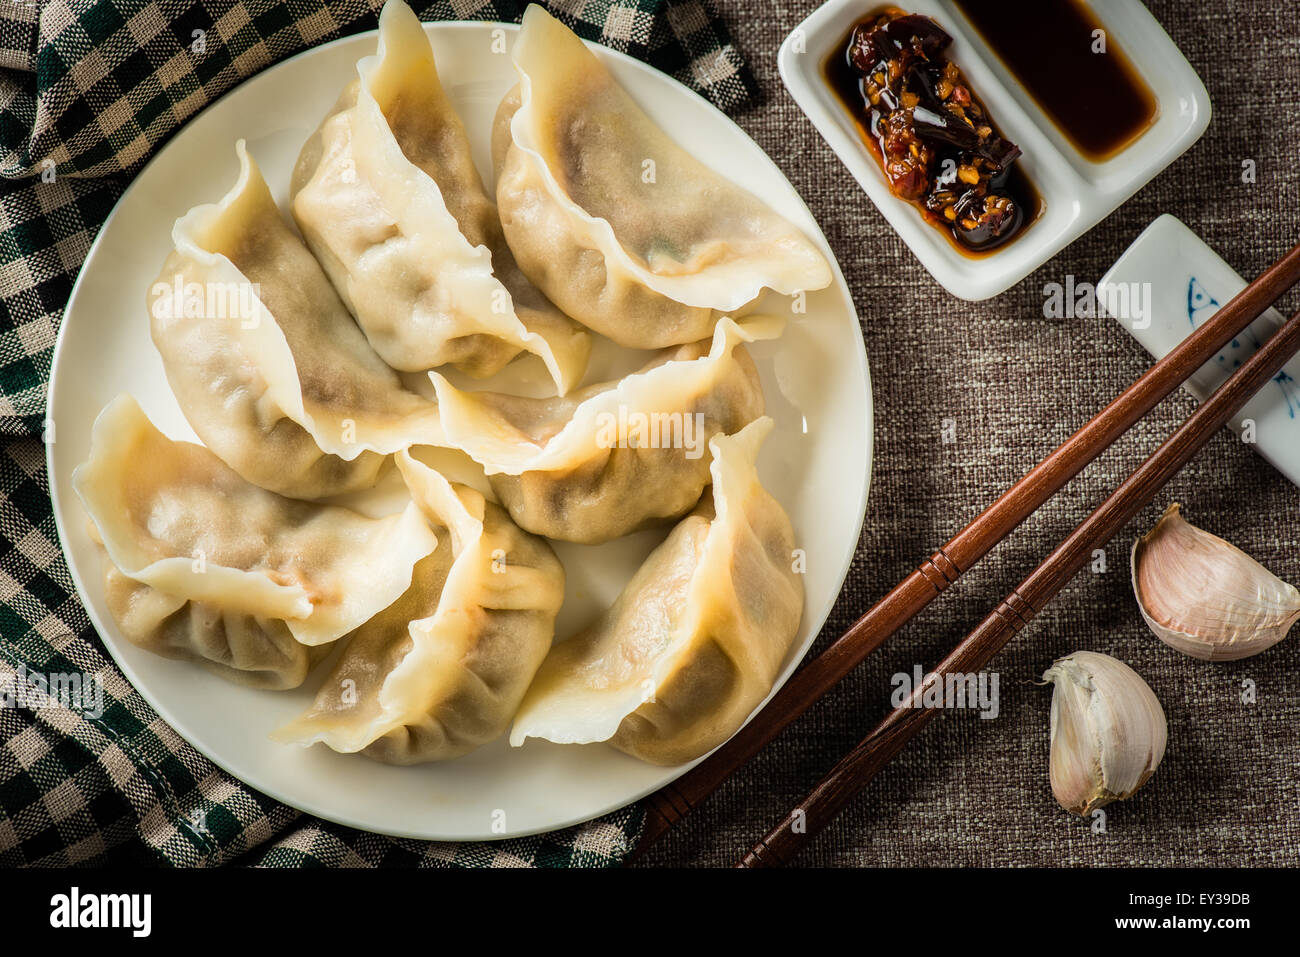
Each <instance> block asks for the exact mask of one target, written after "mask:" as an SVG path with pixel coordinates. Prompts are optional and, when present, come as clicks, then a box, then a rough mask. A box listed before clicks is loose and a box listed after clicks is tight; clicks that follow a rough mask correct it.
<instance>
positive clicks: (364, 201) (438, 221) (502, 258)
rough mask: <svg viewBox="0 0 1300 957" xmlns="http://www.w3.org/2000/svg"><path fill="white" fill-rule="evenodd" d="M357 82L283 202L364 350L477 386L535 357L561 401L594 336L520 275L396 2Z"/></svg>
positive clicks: (420, 33) (411, 24)
mask: <svg viewBox="0 0 1300 957" xmlns="http://www.w3.org/2000/svg"><path fill="white" fill-rule="evenodd" d="M357 75H358V79H356V80H354V81H353V82H352V83H351V84H349V85H348V87H347V88H346V89H345V90H344V91H343V95H342V96H341V97H340V99H339V101H338V103H337V104H336V105H335V107H334V109H333V111H332V112H331V113H330V115H329V116H327V117H326V118H325V120H324V121H323V122H322V124H321V126H320V128H319V129H318V130H317V131H316V133H315V134H314V135H313V136H312V138H311V139H310V140H308V141H307V144H306V146H304V147H303V151H302V154H301V155H300V156H299V158H298V163H297V166H296V168H295V170H294V175H293V185H292V189H291V194H292V197H293V200H292V209H293V215H294V218H295V219H296V220H297V222H298V226H299V228H300V229H301V230H302V233H303V236H304V237H306V239H307V243H308V245H310V246H311V248H312V250H313V252H315V253H316V256H317V258H319V259H320V261H321V264H322V265H323V266H324V267H325V271H326V273H327V274H328V275H329V276H330V278H331V279H332V280H333V282H334V285H335V286H336V287H337V289H338V291H339V294H340V295H341V296H342V297H343V299H344V301H345V302H346V303H347V304H348V306H349V307H350V308H351V310H352V312H353V314H354V315H356V317H357V321H358V322H359V323H360V324H361V328H362V329H364V330H365V333H366V336H367V337H368V338H369V340H370V343H371V344H372V345H373V346H374V348H375V350H376V351H377V352H378V353H379V354H380V355H381V356H382V357H383V358H384V360H385V361H386V362H387V363H388V364H389V365H391V366H392V367H393V368H395V369H401V370H404V371H424V370H426V369H431V368H433V367H435V366H439V365H443V364H444V363H452V364H454V365H456V366H457V367H459V368H461V369H462V370H463V371H465V372H467V373H469V374H471V375H476V376H485V375H491V374H493V373H495V372H497V371H498V370H499V369H501V368H502V367H503V366H504V365H505V364H506V363H507V362H509V361H510V360H511V359H513V358H514V357H515V356H516V355H518V354H519V353H520V352H530V353H534V354H536V355H537V356H539V357H541V359H542V360H543V361H544V362H545V363H546V366H547V368H548V370H549V371H550V374H551V377H552V379H553V380H554V382H555V385H556V387H557V388H558V389H559V391H560V392H561V393H563V392H566V391H568V389H569V388H571V387H572V386H573V385H575V384H576V383H577V382H578V380H579V379H580V378H581V377H582V374H583V371H584V369H585V368H586V363H587V355H588V353H589V351H590V349H591V341H590V336H589V335H588V334H587V333H586V332H585V331H584V330H583V329H582V327H581V326H579V325H578V324H577V323H575V322H573V321H572V320H571V319H569V318H567V317H566V316H564V315H562V314H561V313H560V311H559V310H557V309H556V308H555V307H554V306H552V305H551V304H550V303H549V302H547V301H546V298H545V297H544V296H543V295H542V294H541V293H539V292H538V291H537V289H536V288H534V287H533V286H532V285H531V284H530V283H529V282H528V280H527V279H525V278H524V277H523V275H522V273H520V272H519V269H518V267H517V266H516V265H515V262H514V258H513V257H512V256H511V254H510V250H509V248H508V247H507V246H506V244H505V240H504V238H503V237H502V235H501V225H500V222H499V221H498V218H497V211H496V207H495V205H494V204H493V202H492V200H491V199H489V198H488V195H487V192H486V190H485V189H484V186H483V182H482V180H481V179H480V178H479V174H478V172H477V170H476V169H475V168H474V162H473V160H472V158H471V156H470V145H469V139H468V137H467V136H466V133H465V126H464V124H463V123H462V122H461V120H460V117H459V116H457V115H456V112H455V110H454V109H453V108H452V106H451V103H450V101H449V100H448V99H447V96H446V94H445V93H444V92H443V89H442V85H441V83H440V82H439V80H438V71H437V68H436V66H435V65H434V59H433V50H432V48H431V47H430V44H429V40H428V38H427V37H426V36H425V33H424V29H423V28H422V27H421V25H420V21H419V20H418V19H417V18H416V16H415V14H414V13H412V12H411V10H410V8H409V7H407V6H406V4H404V3H402V2H401V0H390V2H389V3H388V4H387V5H386V6H385V7H384V10H383V13H382V14H381V15H380V17H379V52H378V54H376V55H375V56H370V57H366V58H364V59H363V60H361V61H360V62H359V63H358V64H357Z"/></svg>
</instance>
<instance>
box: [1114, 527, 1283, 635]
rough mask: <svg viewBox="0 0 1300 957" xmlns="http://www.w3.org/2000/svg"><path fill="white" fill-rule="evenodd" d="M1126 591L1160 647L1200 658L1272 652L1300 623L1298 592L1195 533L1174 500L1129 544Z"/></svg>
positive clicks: (1236, 550)
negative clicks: (1299, 621)
mask: <svg viewBox="0 0 1300 957" xmlns="http://www.w3.org/2000/svg"><path fill="white" fill-rule="evenodd" d="M1131 564H1132V569H1133V594H1134V595H1135V596H1136V597H1137V603H1138V608H1139V609H1140V610H1141V612H1142V617H1143V618H1145V619H1146V623H1147V625H1149V626H1150V628H1151V630H1152V631H1153V632H1155V634H1156V637H1158V638H1159V639H1160V640H1161V641H1163V642H1164V643H1165V644H1167V645H1169V646H1170V647H1171V648H1174V649H1176V650H1178V651H1181V652H1182V653H1183V654H1185V655H1191V656H1192V657H1193V658H1200V659H1201V660H1202V661H1235V660H1237V659H1238V658H1248V657H1250V656H1251V655H1257V654H1259V653H1260V652H1261V651H1264V650H1265V649H1267V648H1271V647H1272V646H1273V645H1275V644H1277V643H1278V642H1279V641H1281V640H1282V639H1283V638H1285V637H1286V635H1287V632H1288V631H1290V630H1291V626H1292V625H1293V624H1294V623H1295V621H1296V619H1297V618H1300V591H1297V590H1296V589H1295V588H1294V587H1293V586H1291V585H1289V584H1287V583H1286V582H1284V581H1282V579H1280V578H1278V577H1277V576H1276V575H1274V574H1273V573H1272V572H1270V571H1269V570H1268V569H1267V568H1265V567H1264V566H1263V565H1261V564H1260V563H1259V562H1257V561H1255V559H1253V558H1251V557H1250V556H1249V555H1247V554H1246V553H1245V552H1243V551H1242V550H1241V549H1239V548H1237V546H1235V545H1233V544H1232V543H1231V542H1226V541H1224V540H1223V539H1222V538H1219V537H1218V536H1217V535H1211V534H1210V533H1209V532H1207V531H1204V530H1202V529H1199V528H1197V527H1196V526H1195V525H1192V524H1190V523H1188V522H1187V521H1186V520H1185V519H1184V518H1183V516H1182V513H1181V510H1180V506H1179V505H1178V503H1177V502H1175V503H1174V504H1173V505H1170V506H1169V508H1168V509H1167V510H1166V511H1165V514H1164V515H1163V516H1162V517H1161V519H1160V521H1159V522H1157V523H1156V527H1155V528H1153V529H1152V530H1151V531H1149V532H1147V534H1146V535H1143V536H1142V537H1141V538H1139V539H1138V540H1137V541H1136V542H1134V543H1133V553H1132V561H1131Z"/></svg>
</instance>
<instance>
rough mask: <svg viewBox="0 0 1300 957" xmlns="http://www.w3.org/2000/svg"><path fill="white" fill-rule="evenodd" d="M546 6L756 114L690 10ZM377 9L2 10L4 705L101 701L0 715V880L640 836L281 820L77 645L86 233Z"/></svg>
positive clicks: (577, 851)
mask: <svg viewBox="0 0 1300 957" xmlns="http://www.w3.org/2000/svg"><path fill="white" fill-rule="evenodd" d="M546 5H547V6H548V7H549V8H550V9H551V11H552V12H554V13H555V14H556V15H557V16H559V17H561V18H562V19H564V20H565V21H566V22H567V23H569V24H570V25H571V26H572V27H573V28H574V29H575V30H577V32H578V33H580V34H581V35H582V36H584V37H586V38H588V39H594V40H599V41H600V42H602V43H605V44H607V45H609V46H612V47H614V48H616V49H619V50H622V51H624V52H627V53H630V54H632V55H634V56H637V57H640V58H642V59H645V60H647V61H648V62H650V63H651V64H653V65H654V66H656V67H658V68H659V69H661V70H663V71H665V72H667V73H670V74H672V75H674V76H676V77H677V78H678V79H679V80H681V81H682V82H684V83H686V84H688V85H689V86H691V87H693V88H694V89H696V90H697V91H699V92H700V93H701V94H703V95H705V96H706V97H708V98H709V99H710V100H712V101H713V102H714V103H715V104H716V105H718V106H720V107H722V108H724V109H734V108H736V107H738V106H740V105H742V104H744V103H746V102H748V101H749V100H750V99H751V98H752V94H753V88H752V80H751V78H750V77H749V74H748V72H747V71H746V69H745V66H744V64H743V62H742V61H741V60H740V58H739V56H738V55H737V53H736V51H735V49H734V48H733V47H732V46H731V44H730V41H729V39H728V37H727V33H726V30H725V28H724V27H722V25H721V24H720V22H719V21H718V20H717V19H716V18H715V17H714V15H713V13H712V11H711V10H710V8H709V7H708V5H707V4H706V3H705V2H703V0H637V2H633V3H620V4H609V3H587V2H583V0H551V2H548V3H547V4H546ZM380 6H382V2H381V0H344V2H333V0H331V2H323V0H291V2H288V3H272V2H267V0H248V2H244V3H236V2H231V0H202V2H193V0H154V2H148V0H41V2H40V3H39V4H38V3H36V2H32V0H0V177H3V178H2V179H0V436H3V438H0V705H12V704H15V703H19V704H21V703H23V702H26V703H28V704H31V703H39V704H43V705H50V704H51V698H50V696H44V695H42V694H41V691H42V686H41V684H40V682H42V681H45V680H47V676H50V675H77V676H80V675H87V676H90V677H91V678H92V679H93V680H94V681H95V682H97V683H98V684H97V685H89V686H88V687H98V688H102V691H103V700H102V703H101V702H100V701H97V700H93V699H92V700H91V701H90V702H89V703H88V704H87V706H86V707H83V708H82V709H80V710H73V709H69V708H65V707H57V706H43V707H38V708H23V707H12V706H0V866H5V865H10V866H12V865H20V864H40V865H60V864H85V863H116V864H120V863H143V864H160V863H170V864H179V865H211V864H221V863H227V862H238V863H242V864H262V865H279V866H294V865H367V864H432V865H454V866H473V865H487V864H496V865H506V866H514V865H529V864H532V865H542V866H565V865H571V866H601V865H610V864H617V863H619V862H621V861H622V859H623V858H624V857H625V856H626V854H627V851H628V849H629V848H630V846H631V845H632V844H633V843H634V842H635V839H636V837H637V836H638V834H639V833H640V825H641V820H642V815H641V810H640V808H639V807H637V806H633V807H630V808H626V809H624V810H622V811H619V812H617V813H614V814H611V815H609V816H608V817H605V818H602V819H601V820H598V821H593V822H590V823H588V824H586V825H583V826H580V827H576V828H570V829H569V830H566V831H560V832H557V833H554V834H549V835H543V836H540V837H534V838H527V839H517V840H507V841H502V842H499V843H491V844H487V843H485V844H439V843H428V842H421V841H409V840H395V839H391V838H386V837H380V836H377V835H373V834H367V833H364V832H360V831H355V830H352V829H349V828H346V827H341V826H337V825H332V824H328V823H325V822H321V821H318V820H315V819H313V818H310V817H307V816H304V815H301V814H299V813H298V812H297V811H294V810H293V809H291V808H287V807H285V806H283V805H281V804H278V803H277V802H275V801H272V800H271V799H269V798H267V797H265V796H264V795H261V794H258V793H257V792H255V791H253V790H252V789H250V788H248V787H246V786H245V785H243V784H241V783H240V782H238V781H236V780H233V779H232V778H230V777H229V776H227V775H226V774H224V773H222V772H221V771H220V770H218V769H217V768H216V767H214V766H213V765H212V764H211V763H210V762H209V761H208V760H207V759H206V758H204V757H203V756H202V755H201V754H199V753H198V752H197V751H195V750H194V748H192V747H190V746H189V745H188V744H187V743H186V742H185V741H183V740H182V739H181V738H180V737H179V736H178V735H177V734H176V732H175V731H173V730H172V729H171V728H170V727H168V726H167V725H166V724H165V723H164V722H163V721H161V720H160V719H159V718H158V716H157V715H156V714H155V713H154V712H153V711H152V710H151V709H150V708H149V706H148V705H147V704H146V703H145V702H144V700H143V699H142V698H141V697H140V695H139V694H137V693H136V692H135V691H134V690H133V689H132V688H131V686H130V685H129V684H128V683H127V682H126V680H125V679H124V678H123V676H122V675H121V673H120V672H119V671H118V670H117V668H116V667H115V666H114V665H113V663H112V661H111V660H110V659H109V658H108V657H107V655H106V654H105V652H104V649H103V645H102V643H101V642H100V640H99V638H98V636H97V635H95V633H94V631H93V630H92V629H91V628H90V626H89V624H88V621H87V618H86V614H85V611H84V610H83V609H82V607H81V605H80V603H79V602H78V600H77V598H76V595H75V594H74V592H73V586H72V581H71V578H70V576H69V574H68V570H67V567H66V565H65V563H64V561H63V558H62V555H61V554H60V551H59V543H58V538H57V535H56V533H55V529H54V519H53V517H52V514H51V509H50V502H49V497H48V489H47V482H46V477H45V465H44V447H43V446H42V444H41V439H42V437H43V432H44V431H45V430H44V425H43V423H44V419H45V385H46V376H47V374H48V372H49V367H50V359H51V354H52V350H53V345H54V337H55V333H56V330H57V328H58V324H59V320H60V318H61V316H62V311H63V307H64V305H65V303H66V301H67V298H68V295H69V293H70V291H71V288H72V282H73V280H74V279H75V277H76V274H77V271H78V269H79V268H80V266H81V262H82V261H83V259H84V258H85V255H86V252H87V250H88V249H89V247H90V243H91V242H92V241H93V239H94V237H95V234H96V232H97V230H98V228H99V226H100V224H101V223H102V222H103V221H104V219H105V217H106V216H107V215H108V213H109V211H110V210H111V209H112V206H113V203H114V202H115V201H116V200H117V197H118V196H120V195H121V193H122V190H123V189H124V188H125V187H126V184H127V183H128V182H129V181H130V178H131V175H132V174H133V173H135V172H138V170H139V168H140V166H141V165H142V163H143V161H144V160H145V159H147V158H148V157H149V156H150V155H151V154H152V153H153V152H154V151H155V150H156V149H157V147H158V146H160V145H161V144H162V143H163V142H164V141H165V140H166V139H167V137H168V136H169V135H170V134H171V133H173V132H174V131H175V130H176V129H177V128H179V126H180V124H181V123H183V122H184V121H185V120H186V119H188V118H189V117H190V116H192V115H193V114H194V113H196V112H197V111H198V110H200V109H201V108H202V107H203V106H204V105H205V104H206V103H208V102H210V101H212V100H213V99H215V98H216V97H218V96H220V95H221V94H222V93H224V92H226V91H227V90H229V89H230V88H231V87H233V86H235V85H236V84H237V83H239V82H240V81H241V80H243V79H245V78H247V77H249V76H251V75H253V74H254V73H257V72H258V71H260V70H262V69H264V68H265V67H267V66H269V65H271V64H272V63H275V62H277V61H278V60H282V59H284V58H285V57H286V56H289V55H290V54H293V53H296V52H298V51H299V50H301V49H304V48H305V47H308V46H312V45H315V44H318V43H322V42H324V41H326V40H330V39H333V38H334V37H336V36H341V35H344V34H349V33H356V32H359V31H361V30H369V29H373V28H374V26H375V19H376V14H377V11H378V9H379V7H380ZM525 6H526V3H524V2H515V0H491V2H487V0H449V2H448V0H439V2H435V3H431V4H429V3H426V4H421V3H418V2H417V3H415V4H414V7H415V9H416V10H417V12H419V13H420V14H421V16H422V17H423V18H424V19H429V20H434V19H481V20H514V21H517V20H518V19H519V18H520V17H521V16H522V14H523V9H524V7H525ZM199 40H201V41H202V42H201V43H197V41H199ZM196 43H197V45H196ZM29 688H35V689H36V691H35V693H28V692H27V691H26V690H25V689H29ZM20 689H23V690H20ZM73 703H77V702H76V701H75V700H74V701H73ZM82 703H83V704H86V703H85V702H82ZM96 712H98V713H96Z"/></svg>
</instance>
